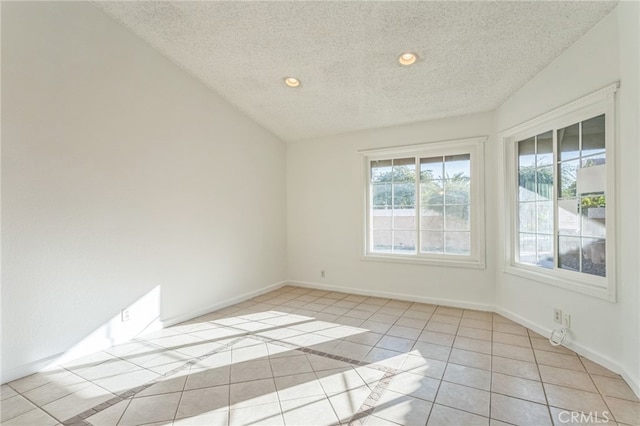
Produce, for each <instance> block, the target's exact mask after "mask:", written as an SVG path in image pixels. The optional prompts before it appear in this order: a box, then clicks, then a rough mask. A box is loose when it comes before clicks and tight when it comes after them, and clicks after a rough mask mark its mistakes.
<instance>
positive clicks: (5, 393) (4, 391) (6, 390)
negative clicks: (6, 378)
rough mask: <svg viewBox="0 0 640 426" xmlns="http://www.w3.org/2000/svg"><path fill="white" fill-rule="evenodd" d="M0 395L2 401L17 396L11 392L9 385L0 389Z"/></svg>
mask: <svg viewBox="0 0 640 426" xmlns="http://www.w3.org/2000/svg"><path fill="white" fill-rule="evenodd" d="M0 395H1V398H0V399H1V400H2V401H4V400H5V399H7V398H11V397H12V396H16V395H18V393H17V392H16V391H15V390H13V389H12V388H11V387H10V386H9V385H2V386H1V387H0Z"/></svg>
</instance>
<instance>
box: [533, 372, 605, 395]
mask: <svg viewBox="0 0 640 426" xmlns="http://www.w3.org/2000/svg"><path fill="white" fill-rule="evenodd" d="M539 369H540V376H541V377H542V381H543V382H545V383H551V384H553V385H560V386H565V387H568V388H574V389H581V390H584V391H589V392H598V390H597V389H596V387H595V385H594V384H593V381H592V380H591V377H590V376H589V375H588V374H587V373H583V372H581V371H574V370H567V369H566V368H558V367H551V366H548V365H540V366H539Z"/></svg>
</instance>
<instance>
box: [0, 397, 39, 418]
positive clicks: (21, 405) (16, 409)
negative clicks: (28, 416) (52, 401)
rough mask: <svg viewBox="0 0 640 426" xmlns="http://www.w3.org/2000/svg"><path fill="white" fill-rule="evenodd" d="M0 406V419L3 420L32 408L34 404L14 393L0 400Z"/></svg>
mask: <svg viewBox="0 0 640 426" xmlns="http://www.w3.org/2000/svg"><path fill="white" fill-rule="evenodd" d="M0 408H2V410H0V421H2V422H5V421H7V420H9V419H13V418H14V417H18V416H19V415H21V414H24V413H26V412H27V411H31V410H34V409H35V408H36V406H35V405H33V404H32V403H31V402H29V401H28V400H27V399H25V398H24V397H22V396H21V395H15V396H12V397H11V398H8V399H5V400H4V401H2V405H0Z"/></svg>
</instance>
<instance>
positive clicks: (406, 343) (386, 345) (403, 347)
mask: <svg viewBox="0 0 640 426" xmlns="http://www.w3.org/2000/svg"><path fill="white" fill-rule="evenodd" d="M415 342H416V341H415V340H413V339H404V338H402V337H395V336H390V335H385V336H384V337H383V338H382V339H380V341H379V342H378V344H376V346H377V347H379V348H383V349H389V350H392V351H398V352H409V351H410V350H411V348H412V347H413V344H414V343H415Z"/></svg>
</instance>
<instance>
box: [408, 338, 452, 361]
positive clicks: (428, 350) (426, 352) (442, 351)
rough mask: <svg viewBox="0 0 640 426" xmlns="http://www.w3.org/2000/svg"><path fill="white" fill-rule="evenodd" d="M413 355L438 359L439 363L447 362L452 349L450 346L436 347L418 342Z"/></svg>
mask: <svg viewBox="0 0 640 426" xmlns="http://www.w3.org/2000/svg"><path fill="white" fill-rule="evenodd" d="M411 353H413V354H415V355H420V356H423V357H425V358H432V359H437V360H439V361H447V359H449V354H450V353H451V348H450V347H448V346H441V345H435V344H433V343H428V342H421V341H417V342H416V343H415V345H414V346H413V350H412V351H411Z"/></svg>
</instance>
